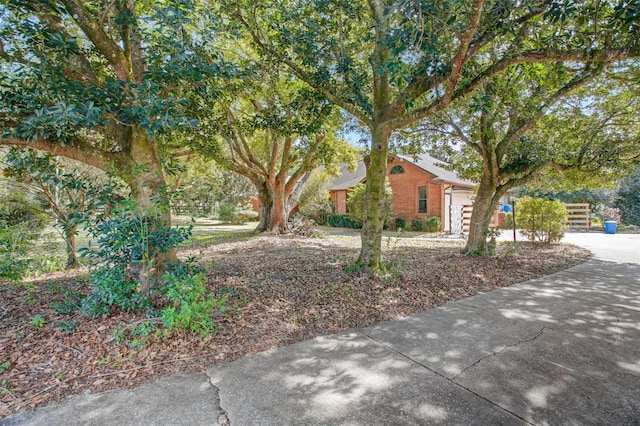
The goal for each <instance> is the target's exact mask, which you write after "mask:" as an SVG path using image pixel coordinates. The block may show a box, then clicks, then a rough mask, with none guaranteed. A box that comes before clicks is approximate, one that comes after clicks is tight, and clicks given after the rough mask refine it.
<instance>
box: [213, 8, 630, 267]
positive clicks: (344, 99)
mask: <svg viewBox="0 0 640 426" xmlns="http://www.w3.org/2000/svg"><path fill="white" fill-rule="evenodd" d="M220 4H221V5H222V7H223V9H224V11H225V12H226V13H227V14H228V15H229V16H230V17H231V19H233V20H234V22H236V23H238V25H239V26H240V27H241V28H242V29H243V30H244V31H246V32H247V34H248V36H249V37H250V38H251V40H252V41H253V43H255V45H256V46H257V48H258V49H259V52H260V53H261V54H262V55H263V56H264V57H265V58H268V59H269V60H275V61H277V62H279V63H283V64H285V65H286V66H288V67H289V68H290V69H291V70H292V71H293V72H294V73H295V74H296V76H297V77H298V78H299V79H301V80H303V81H305V82H306V83H307V84H309V85H310V86H311V87H313V88H315V89H316V90H317V91H319V92H320V93H322V94H323V95H324V96H325V97H326V98H327V99H328V100H329V101H331V102H332V103H334V104H336V105H338V106H340V107H341V108H343V109H344V110H345V111H347V112H348V113H350V114H351V115H353V116H354V117H355V118H357V119H358V120H359V121H360V122H361V123H362V124H363V125H365V126H366V127H368V128H369V131H370V134H371V144H370V154H369V158H368V161H367V178H366V179H367V180H366V182H367V189H366V191H367V194H366V197H365V199H366V201H367V206H366V211H367V215H366V217H365V222H364V226H363V230H362V247H361V251H360V257H359V260H358V262H359V263H360V264H361V265H362V266H364V267H365V268H372V269H376V268H377V267H378V266H379V262H380V259H381V238H382V224H383V217H382V209H383V201H384V196H383V194H384V177H385V172H386V166H387V156H388V149H389V138H390V136H391V134H392V133H393V132H394V131H395V130H398V129H402V128H404V127H406V126H407V125H410V124H412V123H415V122H417V121H418V120H421V119H423V118H426V117H429V116H432V115H433V114H436V113H438V112H441V111H443V110H445V109H447V108H448V107H449V106H450V104H451V103H452V102H453V101H456V100H459V99H462V98H464V97H466V96H469V95H471V94H472V93H473V92H474V91H476V90H477V89H479V88H481V87H482V86H483V85H484V84H485V83H487V82H488V81H490V80H491V79H492V78H494V77H496V76H497V75H499V74H501V73H502V72H504V71H505V70H506V69H508V68H509V67H511V66H514V65H517V64H523V63H560V62H568V63H569V62H573V63H578V62H586V63H589V62H593V63H612V62H617V61H622V60H625V59H627V58H630V57H637V56H638V54H640V46H639V45H638V39H637V37H636V35H635V34H636V32H637V29H638V20H639V19H640V18H638V13H637V10H638V4H637V2H635V1H634V2H619V3H616V2H610V1H579V2H574V1H571V2H569V1H566V2H565V1H562V2H558V1H523V2H509V1H503V0H496V1H483V0H474V1H454V2H451V1H434V2H426V3H425V2H422V3H420V2H396V1H382V0H370V1H367V2H364V1H356V2H354V1H335V2H326V1H322V0H312V1H298V0H271V1H264V2H259V3H258V4H255V2H252V1H248V0H222V1H221V2H220Z"/></svg>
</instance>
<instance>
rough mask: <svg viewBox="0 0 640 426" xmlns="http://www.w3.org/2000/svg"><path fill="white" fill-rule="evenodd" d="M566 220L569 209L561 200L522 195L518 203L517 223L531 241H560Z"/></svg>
mask: <svg viewBox="0 0 640 426" xmlns="http://www.w3.org/2000/svg"><path fill="white" fill-rule="evenodd" d="M566 221H567V210H566V209H565V208H564V205H563V204H562V201H560V200H555V201H551V200H544V199H542V198H532V197H522V198H520V199H519V200H518V202H517V204H516V224H517V225H518V228H520V229H521V231H522V233H523V234H524V235H526V236H527V237H529V240H530V241H536V240H537V241H540V242H545V243H553V242H557V241H560V239H561V238H562V236H563V235H564V229H565V225H564V223H565V222H566Z"/></svg>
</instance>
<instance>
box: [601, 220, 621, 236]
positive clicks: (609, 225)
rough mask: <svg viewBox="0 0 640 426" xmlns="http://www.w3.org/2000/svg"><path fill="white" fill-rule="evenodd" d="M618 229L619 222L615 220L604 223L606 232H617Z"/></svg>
mask: <svg viewBox="0 0 640 426" xmlns="http://www.w3.org/2000/svg"><path fill="white" fill-rule="evenodd" d="M617 229H618V222H616V221H615V220H608V221H606V222H605V223H604V233H605V234H615V233H616V230H617Z"/></svg>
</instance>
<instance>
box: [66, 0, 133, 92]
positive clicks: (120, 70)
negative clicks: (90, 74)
mask: <svg viewBox="0 0 640 426" xmlns="http://www.w3.org/2000/svg"><path fill="white" fill-rule="evenodd" d="M63 3H64V5H65V7H66V8H67V10H68V11H69V14H70V15H71V16H72V17H73V19H74V20H75V21H76V22H77V23H78V25H79V26H80V28H81V29H82V31H83V32H84V33H85V35H86V36H87V37H88V38H89V40H91V43H93V45H94V46H95V47H96V49H98V51H99V52H100V53H101V54H102V55H103V56H104V58H105V59H106V60H107V61H108V62H109V64H111V66H112V67H113V70H114V72H115V73H116V76H117V77H118V78H119V79H120V80H122V81H125V80H127V79H129V80H134V76H133V75H131V74H130V73H129V70H127V66H126V63H127V62H126V59H125V56H124V52H123V51H122V49H121V48H120V47H119V46H118V44H117V43H116V42H115V41H113V40H112V39H111V37H109V35H108V34H107V33H106V32H105V31H104V28H103V27H102V26H101V25H100V24H99V22H98V21H96V20H95V19H94V18H93V17H92V16H91V12H90V11H89V10H87V8H86V7H85V6H84V5H82V4H80V3H78V2H77V1H76V0H63Z"/></svg>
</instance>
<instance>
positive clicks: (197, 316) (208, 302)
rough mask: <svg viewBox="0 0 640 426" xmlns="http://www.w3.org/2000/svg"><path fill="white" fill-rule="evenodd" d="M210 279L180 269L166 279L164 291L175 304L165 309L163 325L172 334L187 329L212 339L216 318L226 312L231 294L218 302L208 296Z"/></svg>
mask: <svg viewBox="0 0 640 426" xmlns="http://www.w3.org/2000/svg"><path fill="white" fill-rule="evenodd" d="M206 280H207V276H206V275H205V274H204V273H202V272H197V273H195V274H192V273H190V272H189V270H188V268H184V267H177V268H174V269H173V270H172V271H171V272H167V273H166V274H165V276H164V280H163V281H164V282H165V283H166V285H165V286H164V287H163V292H164V294H165V295H166V297H167V299H168V300H169V302H170V303H171V306H167V307H166V308H164V309H163V310H162V315H161V317H162V323H163V324H164V326H165V327H166V328H167V329H168V330H169V331H176V330H186V331H191V332H194V333H198V334H200V335H202V336H208V335H210V334H211V332H212V331H213V330H214V324H213V315H214V313H215V311H218V312H219V311H222V310H224V307H225V305H226V303H227V299H228V297H229V295H228V294H225V295H223V296H222V297H221V298H220V299H214V298H212V297H210V296H209V295H208V294H207V289H206V287H205V285H204V284H205V282H206Z"/></svg>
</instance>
